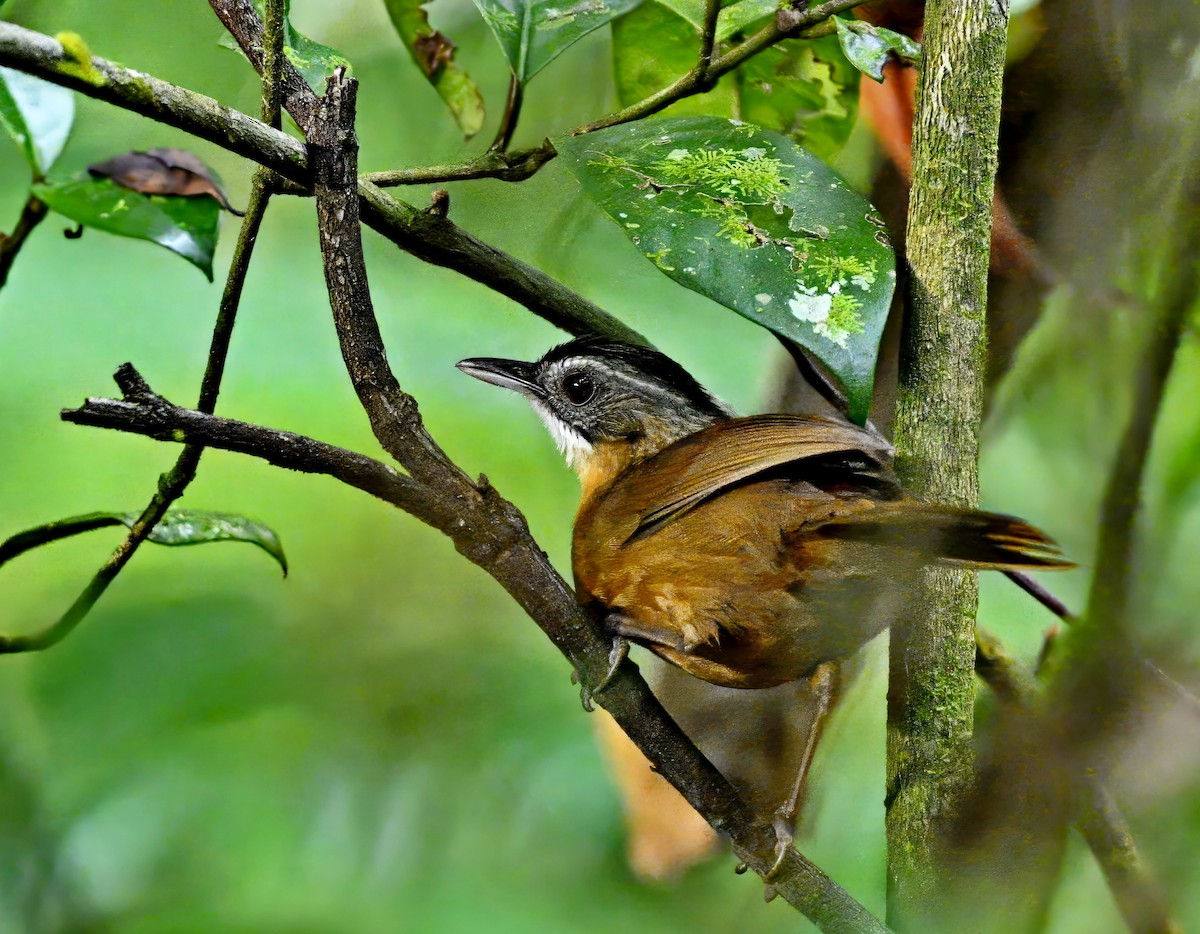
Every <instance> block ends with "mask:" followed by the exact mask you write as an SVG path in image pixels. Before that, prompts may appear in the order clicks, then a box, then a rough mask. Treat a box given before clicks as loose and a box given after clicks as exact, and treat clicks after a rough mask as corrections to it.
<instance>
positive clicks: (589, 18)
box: [474, 0, 640, 84]
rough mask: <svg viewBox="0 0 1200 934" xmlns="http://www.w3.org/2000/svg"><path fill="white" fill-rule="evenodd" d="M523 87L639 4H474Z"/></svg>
mask: <svg viewBox="0 0 1200 934" xmlns="http://www.w3.org/2000/svg"><path fill="white" fill-rule="evenodd" d="M474 2H475V6H477V7H478V8H479V12H480V13H482V14H483V18H484V20H485V21H486V22H487V24H488V26H489V27H490V28H491V30H492V33H493V34H494V35H495V36H496V40H497V41H498V42H499V43H500V48H501V49H503V50H504V55H505V57H506V58H507V59H508V63H509V65H510V66H511V67H512V72H513V74H514V75H516V77H517V80H518V81H520V82H521V83H522V84H524V83H525V82H527V81H528V80H529V79H530V78H532V77H533V76H534V75H536V74H537V73H538V72H539V71H541V70H542V69H543V68H545V67H546V66H547V65H548V64H550V62H551V61H553V60H554V59H555V58H557V57H558V55H559V54H560V53H562V52H563V51H565V50H566V49H567V47H568V46H570V45H572V44H573V43H575V42H577V41H578V40H580V39H582V38H583V37H584V36H586V35H587V34H588V33H589V32H591V31H592V30H593V29H598V28H599V27H601V26H603V25H604V24H605V23H607V22H608V21H609V20H611V19H613V17H616V16H620V15H621V14H622V13H626V12H628V11H629V10H632V9H633V8H634V7H635V6H637V5H638V3H639V2H640V0H566V2H565V3H559V2H556V0H474Z"/></svg>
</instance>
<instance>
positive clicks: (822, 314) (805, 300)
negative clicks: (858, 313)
mask: <svg viewBox="0 0 1200 934" xmlns="http://www.w3.org/2000/svg"><path fill="white" fill-rule="evenodd" d="M806 291H807V290H805V289H804V287H803V286H801V287H800V289H799V290H797V292H796V294H795V295H793V296H792V297H791V298H789V299H788V308H790V309H791V310H792V317H794V318H797V319H798V320H800V321H808V322H809V323H811V324H824V323H825V322H826V321H828V320H829V310H830V308H832V307H833V296H832V295H809V294H806Z"/></svg>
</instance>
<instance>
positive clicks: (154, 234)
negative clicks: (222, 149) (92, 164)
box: [33, 173, 221, 282]
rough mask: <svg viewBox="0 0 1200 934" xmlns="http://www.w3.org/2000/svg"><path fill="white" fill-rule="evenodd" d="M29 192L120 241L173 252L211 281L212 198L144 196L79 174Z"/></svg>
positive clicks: (214, 206)
mask: <svg viewBox="0 0 1200 934" xmlns="http://www.w3.org/2000/svg"><path fill="white" fill-rule="evenodd" d="M33 193H34V194H35V195H37V196H38V197H39V198H41V199H42V200H43V201H45V202H46V204H48V205H49V206H50V208H51V210H53V211H57V212H58V213H59V214H61V215H63V216H64V217H69V218H70V219H71V220H73V221H75V222H77V223H80V224H83V225H84V226H85V227H94V228H95V229H97V230H104V231H107V232H108V233H114V234H117V235H118V236H121V237H133V238H134V239H136V240H149V241H151V242H152V243H157V244H159V245H160V246H164V247H166V248H167V249H168V250H170V251H171V252H173V253H178V254H179V255H180V256H182V257H183V258H184V259H186V260H187V261H188V262H189V263H192V264H193V265H195V266H197V267H199V269H200V270H201V271H202V272H203V273H204V274H205V275H206V276H207V277H208V280H209V281H210V282H211V281H212V261H213V251H214V250H215V249H216V246H217V220H218V217H219V216H220V213H221V208H220V206H219V205H218V204H217V202H216V201H214V200H213V199H212V198H186V197H181V196H178V195H144V194H142V193H140V192H137V191H131V190H130V189H128V188H122V187H121V186H119V185H117V184H116V183H115V182H113V180H112V179H111V178H93V177H92V176H91V175H88V174H86V173H81V174H79V175H73V176H71V177H70V178H67V179H63V180H61V181H49V182H46V183H44V184H40V185H34V186H33Z"/></svg>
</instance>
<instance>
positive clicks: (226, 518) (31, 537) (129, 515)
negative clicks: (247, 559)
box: [0, 509, 288, 577]
mask: <svg viewBox="0 0 1200 934" xmlns="http://www.w3.org/2000/svg"><path fill="white" fill-rule="evenodd" d="M137 518H138V514H137V513H136V512H89V513H87V514H86V515H82V516H72V517H71V518H69V519H59V520H57V521H55V522H47V523H46V524H45V525H39V526H35V527H34V528H32V529H26V530H25V531H24V532H18V533H17V534H16V535H14V536H12V537H11V538H9V539H7V540H6V541H4V542H0V565H4V564H5V563H6V562H8V561H11V560H12V559H13V558H16V557H17V556H18V555H22V554H24V553H25V552H27V551H30V550H32V549H34V548H38V547H40V546H42V545H48V544H50V543H51V542H56V541H59V540H60V539H63V538H69V537H71V536H72V535H80V534H82V533H84V532H91V531H94V530H95V529H102V528H106V527H109V526H114V525H123V526H125V527H126V528H129V529H132V528H133V526H134V523H136V522H137ZM147 541H151V542H155V543H157V544H159V545H202V544H205V543H207V542H250V544H252V545H257V546H258V547H259V548H261V549H262V550H263V551H265V552H266V553H267V554H269V555H270V556H271V557H272V558H274V559H275V560H276V561H277V562H278V563H279V566H280V568H282V569H283V574H284V576H285V577H286V576H287V571H288V567H287V557H286V556H285V555H284V553H283V545H282V544H280V541H279V536H278V535H276V534H275V531H274V530H273V529H271V528H270V527H268V526H265V525H263V524H262V523H261V522H255V521H254V520H252V519H247V518H246V517H245V516H235V515H230V514H228V513H223V512H202V511H198V510H194V509H168V510H167V512H166V515H164V516H163V517H162V519H161V520H160V521H159V523H158V524H157V525H156V526H155V527H154V528H153V529H151V531H150V534H149V535H148V536H147Z"/></svg>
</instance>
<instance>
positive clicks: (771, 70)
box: [736, 36, 859, 161]
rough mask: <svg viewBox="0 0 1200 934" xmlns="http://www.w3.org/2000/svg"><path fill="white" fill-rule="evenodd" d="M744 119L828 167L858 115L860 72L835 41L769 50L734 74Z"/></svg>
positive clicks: (789, 44)
mask: <svg viewBox="0 0 1200 934" xmlns="http://www.w3.org/2000/svg"><path fill="white" fill-rule="evenodd" d="M736 74H737V76H738V89H739V92H740V99H741V111H740V116H741V118H742V119H744V120H745V121H746V122H747V123H754V124H757V125H758V126H763V127H766V128H768V129H771V130H778V131H779V132H781V133H783V134H785V135H786V136H788V137H790V138H791V139H792V141H793V142H797V143H800V144H801V145H803V146H804V148H805V149H807V150H808V151H809V152H811V153H813V154H814V155H816V156H818V157H820V158H821V159H824V160H826V161H829V160H830V159H832V158H833V157H834V156H835V155H837V154H838V153H839V152H840V151H841V149H842V147H843V146H844V145H845V144H846V140H847V139H848V138H849V137H850V131H851V130H852V129H854V118H855V116H856V115H857V113H858V81H859V78H858V72H857V71H856V70H855V68H854V66H853V65H851V64H850V62H849V61H848V60H847V59H846V56H845V55H843V54H842V49H841V45H840V44H839V43H838V40H837V38H836V37H835V36H825V37H823V38H820V39H811V40H808V41H804V42H788V43H785V44H782V45H775V46H771V47H770V48H767V49H764V50H763V51H762V52H760V53H759V54H758V55H755V56H754V57H753V58H752V59H750V60H749V61H748V62H746V64H745V65H743V66H742V67H741V68H739V69H738V70H737V72H736Z"/></svg>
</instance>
